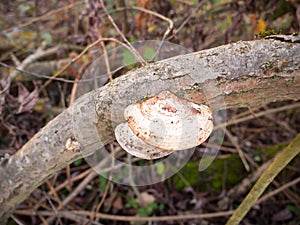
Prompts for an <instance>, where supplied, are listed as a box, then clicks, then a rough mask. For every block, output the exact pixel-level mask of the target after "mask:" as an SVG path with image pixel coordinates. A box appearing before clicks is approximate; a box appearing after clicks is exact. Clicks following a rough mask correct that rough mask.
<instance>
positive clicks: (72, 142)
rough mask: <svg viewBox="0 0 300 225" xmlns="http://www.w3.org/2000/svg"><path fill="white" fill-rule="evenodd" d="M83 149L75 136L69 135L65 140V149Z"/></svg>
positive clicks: (73, 150) (75, 150)
mask: <svg viewBox="0 0 300 225" xmlns="http://www.w3.org/2000/svg"><path fill="white" fill-rule="evenodd" d="M80 149H81V144H80V143H79V142H78V141H77V140H76V139H75V138H74V137H69V138H68V139H67V141H66V142H65V146H64V150H65V151H71V152H79V151H80Z"/></svg>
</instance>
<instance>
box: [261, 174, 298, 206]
mask: <svg viewBox="0 0 300 225" xmlns="http://www.w3.org/2000/svg"><path fill="white" fill-rule="evenodd" d="M299 182H300V177H298V178H297V179H295V180H293V181H291V182H288V183H286V184H284V185H282V186H281V187H280V188H277V189H276V190H274V191H271V192H269V193H268V194H265V195H264V196H262V197H261V198H260V199H258V201H257V202H256V203H255V205H259V204H260V203H262V202H264V201H266V200H267V199H269V198H270V197H272V196H274V195H277V194H278V193H280V192H282V191H283V190H285V189H287V188H289V187H291V186H293V185H295V184H297V183H299Z"/></svg>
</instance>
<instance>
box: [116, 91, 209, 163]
mask: <svg viewBox="0 0 300 225" xmlns="http://www.w3.org/2000/svg"><path fill="white" fill-rule="evenodd" d="M124 117H125V119H126V120H127V122H125V123H121V124H119V125H118V126H117V127H116V129H115V136H116V139H117V141H118V143H119V144H120V145H121V147H122V148H123V149H124V150H126V151H127V152H128V153H130V154H132V155H134V156H136V157H139V158H143V159H157V158H161V157H164V156H167V155H169V154H171V153H172V152H173V151H176V150H185V149H190V148H193V147H196V146H198V145H200V144H201V143H203V142H204V141H205V140H206V139H207V138H208V137H209V135H210V134H211V132H212V130H213V121H212V112H211V110H210V109H209V107H208V106H206V105H197V104H195V103H193V102H190V101H187V100H185V99H182V98H179V97H177V96H176V95H174V94H173V93H171V92H169V91H163V92H160V93H159V94H157V95H156V96H154V97H151V98H149V99H147V100H145V101H142V102H138V103H136V104H132V105H129V106H127V108H126V109H125V111H124Z"/></svg>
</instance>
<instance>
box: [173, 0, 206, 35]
mask: <svg viewBox="0 0 300 225" xmlns="http://www.w3.org/2000/svg"><path fill="white" fill-rule="evenodd" d="M205 2H206V0H202V1H200V2H199V3H198V5H197V7H196V8H194V9H193V10H192V11H191V12H190V13H189V16H188V17H187V18H186V19H185V20H184V21H183V22H182V24H181V25H180V26H179V27H178V28H177V29H175V30H174V34H173V36H174V35H176V34H177V33H178V32H179V31H180V30H181V29H182V28H183V27H184V26H185V25H186V24H187V23H188V22H189V21H190V19H191V18H193V17H194V16H195V14H196V13H197V11H198V10H199V9H200V8H201V7H202V5H203V4H204V3H205ZM173 36H171V37H170V38H173Z"/></svg>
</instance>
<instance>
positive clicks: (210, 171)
mask: <svg viewBox="0 0 300 225" xmlns="http://www.w3.org/2000/svg"><path fill="white" fill-rule="evenodd" d="M244 171H245V170H244V167H243V164H242V162H241V160H240V158H239V156H238V155H235V154H233V155H231V156H230V157H229V158H226V159H215V160H214V161H213V163H212V164H211V165H210V166H209V167H208V168H207V169H206V170H205V171H201V172H199V171H198V162H188V163H187V164H186V165H185V166H184V167H183V168H182V169H181V170H180V174H181V176H180V175H178V174H177V175H176V176H175V177H174V183H175V186H176V188H177V189H178V190H180V191H181V190H183V189H184V188H185V187H187V186H188V185H190V186H191V187H193V188H194V189H195V190H199V191H202V192H205V191H221V190H222V187H223V183H224V184H225V188H229V187H232V186H234V185H235V184H237V183H238V182H239V181H240V180H241V179H242V178H243V177H244V175H245V172H244ZM183 178H184V179H185V180H184V179H183Z"/></svg>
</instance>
